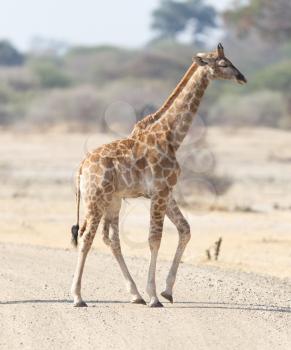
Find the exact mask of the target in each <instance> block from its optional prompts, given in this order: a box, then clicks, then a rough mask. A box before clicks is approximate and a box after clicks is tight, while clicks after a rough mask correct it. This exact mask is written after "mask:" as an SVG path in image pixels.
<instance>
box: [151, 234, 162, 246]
mask: <svg viewBox="0 0 291 350" xmlns="http://www.w3.org/2000/svg"><path fill="white" fill-rule="evenodd" d="M161 239H162V233H160V232H159V233H151V234H150V236H149V240H148V241H149V246H150V249H151V250H153V249H159V247H160V244H161Z"/></svg>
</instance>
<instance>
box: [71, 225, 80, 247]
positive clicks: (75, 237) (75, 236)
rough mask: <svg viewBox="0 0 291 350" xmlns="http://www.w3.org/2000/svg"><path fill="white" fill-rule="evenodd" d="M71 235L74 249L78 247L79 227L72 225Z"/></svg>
mask: <svg viewBox="0 0 291 350" xmlns="http://www.w3.org/2000/svg"><path fill="white" fill-rule="evenodd" d="M71 233H72V244H73V246H74V247H77V246H78V234H79V225H73V226H72V229H71Z"/></svg>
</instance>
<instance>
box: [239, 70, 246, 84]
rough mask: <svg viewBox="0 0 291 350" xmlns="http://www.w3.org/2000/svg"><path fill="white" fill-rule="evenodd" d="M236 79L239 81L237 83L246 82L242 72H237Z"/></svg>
mask: <svg viewBox="0 0 291 350" xmlns="http://www.w3.org/2000/svg"><path fill="white" fill-rule="evenodd" d="M236 81H237V82H238V83H239V84H242V85H243V84H246V83H247V79H246V78H245V76H244V75H243V74H241V72H239V73H238V74H237V76H236Z"/></svg>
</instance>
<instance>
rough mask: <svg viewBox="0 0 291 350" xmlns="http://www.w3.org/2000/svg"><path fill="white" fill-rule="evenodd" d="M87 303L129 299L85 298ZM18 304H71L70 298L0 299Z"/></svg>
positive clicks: (108, 302) (118, 302) (105, 302)
mask: <svg viewBox="0 0 291 350" xmlns="http://www.w3.org/2000/svg"><path fill="white" fill-rule="evenodd" d="M86 303H87V304H130V302H129V301H121V300H86ZM18 304H73V301H72V300H71V299H27V300H9V301H0V305H18Z"/></svg>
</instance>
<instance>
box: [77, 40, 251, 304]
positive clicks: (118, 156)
mask: <svg viewBox="0 0 291 350" xmlns="http://www.w3.org/2000/svg"><path fill="white" fill-rule="evenodd" d="M193 61H194V62H193V64H192V65H191V67H190V68H189V70H188V71H187V73H186V75H185V76H184V78H183V79H182V81H181V82H180V83H179V85H178V86H177V88H176V89H175V90H174V92H173V94H172V95H171V96H170V97H169V99H168V100H167V101H166V103H165V104H164V105H163V106H162V108H161V109H160V110H158V111H157V112H156V113H154V114H153V115H150V116H148V117H146V118H144V119H143V120H142V121H140V122H139V123H137V125H136V127H135V128H134V130H133V132H132V134H131V135H130V137H129V138H126V139H122V140H118V141H114V142H111V143H110V144H107V145H104V146H101V147H99V148H98V149H96V150H95V151H93V152H91V153H89V154H88V155H87V156H86V158H85V159H84V160H83V162H82V164H81V166H80V169H79V172H78V177H77V180H78V189H77V205H78V211H77V225H75V226H73V227H72V236H73V242H74V243H75V244H77V241H78V230H79V204H80V195H81V194H82V198H83V202H84V205H85V209H86V216H85V221H84V224H83V226H82V228H81V230H80V234H79V236H80V237H82V240H81V245H80V248H79V255H78V262H77V267H76V271H75V274H74V279H73V284H72V289H71V292H72V295H73V297H74V306H87V305H86V303H85V302H84V301H83V300H82V297H81V279H82V274H83V269H84V264H85V260H86V256H87V254H88V251H89V249H90V247H91V245H92V242H93V239H94V236H95V233H96V230H97V227H98V225H99V222H100V220H101V218H102V217H104V226H103V240H104V242H105V243H106V244H107V245H109V246H110V248H111V250H112V253H113V255H114V256H115V258H116V260H117V262H118V264H119V265H120V268H121V271H122V274H123V276H124V278H125V281H126V284H127V287H128V290H129V292H130V294H131V296H132V298H131V302H132V303H137V304H145V301H144V300H143V299H142V297H141V295H140V293H139V292H138V289H137V287H136V284H135V282H134V280H133V279H132V277H131V275H130V273H129V271H128V268H127V266H126V264H125V261H124V258H123V256H122V253H121V248H120V241H119V232H118V221H119V211H120V207H121V201H122V198H136V197H140V196H143V197H146V198H149V199H150V200H151V208H150V232H149V246H150V252H151V258H150V266H149V272H148V282H147V292H148V294H149V298H150V301H149V306H150V307H161V306H163V305H162V304H161V303H160V301H159V299H158V297H157V293H156V283H155V272H156V262H157V255H158V250H159V247H160V242H161V237H162V231H163V222H164V217H165V215H167V216H168V217H169V218H170V220H171V221H172V222H173V223H174V224H175V225H176V227H177V229H178V232H179V242H178V247H177V250H176V253H175V256H174V260H173V262H172V266H171V268H170V271H169V274H168V277H167V280H166V289H165V291H164V292H163V293H162V296H163V297H165V298H166V299H168V300H169V301H171V302H172V301H173V297H172V294H173V293H172V291H173V286H174V282H175V279H176V274H177V270H178V266H179V263H180V261H181V257H182V254H183V252H184V250H185V248H186V245H187V243H188V241H189V239H190V227H189V224H188V222H187V221H186V219H185V218H184V217H183V215H182V213H181V211H180V209H179V207H178V205H177V203H176V201H175V199H174V198H173V196H172V191H173V188H174V186H175V185H176V182H177V179H178V176H179V174H180V167H179V164H178V162H177V159H176V151H177V150H178V148H179V146H180V144H181V143H182V141H183V139H184V138H185V136H186V134H187V132H188V130H189V128H190V126H191V123H192V120H193V118H194V115H195V114H196V111H197V109H198V106H199V104H200V101H201V98H202V96H203V94H204V92H205V90H206V88H207V86H208V84H209V82H210V81H211V80H214V79H228V80H231V79H234V80H236V81H237V82H239V83H241V84H243V83H246V79H245V77H244V76H243V75H242V74H241V72H240V71H239V70H238V69H237V68H235V67H234V66H233V64H232V63H231V62H230V61H229V60H228V59H227V58H226V57H225V56H224V51H223V47H222V45H221V44H219V45H218V47H217V50H216V51H215V52H210V53H203V54H201V53H200V54H197V55H196V56H195V57H194V58H193ZM110 227H111V228H112V230H111V231H112V232H109V228H110Z"/></svg>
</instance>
